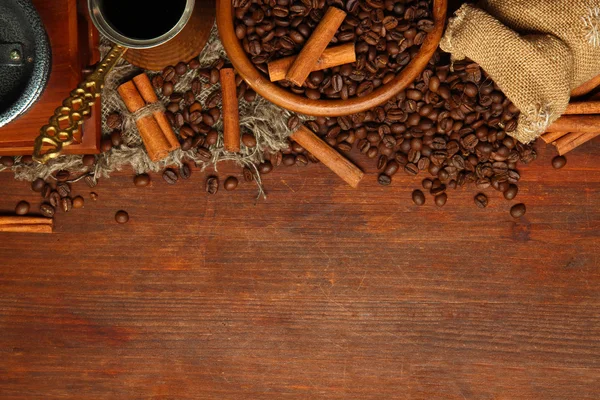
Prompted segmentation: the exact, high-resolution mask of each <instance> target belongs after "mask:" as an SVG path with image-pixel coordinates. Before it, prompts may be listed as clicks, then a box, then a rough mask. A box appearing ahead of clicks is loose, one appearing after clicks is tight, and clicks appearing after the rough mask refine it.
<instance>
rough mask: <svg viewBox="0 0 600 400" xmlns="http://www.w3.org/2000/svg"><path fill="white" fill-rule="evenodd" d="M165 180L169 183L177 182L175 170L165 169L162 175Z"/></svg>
mask: <svg viewBox="0 0 600 400" xmlns="http://www.w3.org/2000/svg"><path fill="white" fill-rule="evenodd" d="M162 177H163V179H164V180H165V182H167V183H168V184H169V185H174V184H176V183H177V180H178V179H179V177H178V176H177V172H175V171H173V170H172V169H171V168H168V169H165V171H164V172H163V175H162Z"/></svg>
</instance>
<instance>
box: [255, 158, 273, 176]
mask: <svg viewBox="0 0 600 400" xmlns="http://www.w3.org/2000/svg"><path fill="white" fill-rule="evenodd" d="M257 168H258V172H260V173H261V174H263V175H264V174H268V173H269V172H271V171H272V170H273V164H271V162H270V161H265V162H263V163H260V164H258V167H257Z"/></svg>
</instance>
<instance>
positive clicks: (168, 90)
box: [162, 82, 175, 97]
mask: <svg viewBox="0 0 600 400" xmlns="http://www.w3.org/2000/svg"><path fill="white" fill-rule="evenodd" d="M174 89H175V86H174V85H173V83H172V82H165V83H164V84H163V87H162V94H163V96H166V97H169V96H171V95H172V94H173V90H174Z"/></svg>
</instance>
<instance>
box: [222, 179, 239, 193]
mask: <svg viewBox="0 0 600 400" xmlns="http://www.w3.org/2000/svg"><path fill="white" fill-rule="evenodd" d="M237 186H238V179H237V178H236V177H235V176H230V177H229V178H227V179H225V182H224V183H223V187H224V188H225V190H227V191H231V190H235V188H237Z"/></svg>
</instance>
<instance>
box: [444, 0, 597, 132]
mask: <svg viewBox="0 0 600 400" xmlns="http://www.w3.org/2000/svg"><path fill="white" fill-rule="evenodd" d="M440 47H441V48H442V50H444V51H446V52H449V53H451V54H452V59H453V60H461V59H464V58H470V59H472V60H473V61H475V62H477V63H478V64H479V65H481V67H482V68H483V69H484V70H485V71H486V72H487V73H488V74H490V76H491V77H492V79H493V80H494V82H496V84H497V85H498V86H499V87H500V89H502V91H503V92H504V93H505V94H506V96H507V97H508V98H509V99H510V100H511V101H512V102H513V103H514V104H515V106H517V107H518V108H519V110H520V111H521V114H520V117H519V124H518V126H517V129H516V130H515V131H514V132H512V133H509V134H510V135H512V136H514V137H515V138H516V139H518V140H519V141H520V142H523V143H529V142H531V141H533V140H534V139H535V138H537V137H538V136H539V135H541V134H542V133H544V132H545V130H546V128H547V127H548V126H549V125H550V124H551V123H552V122H554V121H555V120H556V119H558V117H560V115H561V114H562V113H563V112H564V111H565V109H566V107H567V105H568V103H569V98H570V92H571V90H572V89H574V88H575V87H577V86H579V85H581V84H582V83H584V82H586V81H588V80H590V79H591V78H593V77H594V76H596V75H598V74H599V73H600V0H589V1H581V0H536V1H530V0H482V1H480V2H479V3H477V6H473V5H469V4H465V5H463V6H462V7H461V8H460V9H459V10H458V11H457V12H456V13H455V16H454V17H453V18H451V19H450V21H449V23H448V28H447V29H446V32H445V34H444V37H443V38H442V41H441V43H440Z"/></svg>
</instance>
